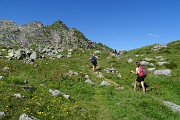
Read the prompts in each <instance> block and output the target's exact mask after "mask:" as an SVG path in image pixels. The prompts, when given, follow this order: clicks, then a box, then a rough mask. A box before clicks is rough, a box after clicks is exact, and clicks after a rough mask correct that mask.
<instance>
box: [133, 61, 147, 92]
mask: <svg viewBox="0 0 180 120" xmlns="http://www.w3.org/2000/svg"><path fill="white" fill-rule="evenodd" d="M136 66H137V68H136V72H134V71H133V70H132V71H131V73H134V74H136V75H137V78H136V80H135V82H134V91H136V85H137V83H138V82H140V83H141V86H142V91H143V92H144V93H145V86H144V78H145V77H146V76H147V71H146V68H145V66H142V65H141V64H140V63H139V62H136Z"/></svg>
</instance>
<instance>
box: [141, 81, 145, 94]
mask: <svg viewBox="0 0 180 120" xmlns="http://www.w3.org/2000/svg"><path fill="white" fill-rule="evenodd" d="M141 86H142V91H143V93H145V87H144V81H141Z"/></svg>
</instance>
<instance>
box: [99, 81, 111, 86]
mask: <svg viewBox="0 0 180 120" xmlns="http://www.w3.org/2000/svg"><path fill="white" fill-rule="evenodd" d="M100 86H110V83H109V82H107V81H105V80H103V81H102V82H101V84H100Z"/></svg>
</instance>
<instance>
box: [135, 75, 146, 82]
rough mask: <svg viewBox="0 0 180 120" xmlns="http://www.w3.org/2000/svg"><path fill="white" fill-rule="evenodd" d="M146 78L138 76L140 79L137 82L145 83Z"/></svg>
mask: <svg viewBox="0 0 180 120" xmlns="http://www.w3.org/2000/svg"><path fill="white" fill-rule="evenodd" d="M144 78H145V77H140V76H138V77H137V78H136V81H137V82H141V81H144Z"/></svg>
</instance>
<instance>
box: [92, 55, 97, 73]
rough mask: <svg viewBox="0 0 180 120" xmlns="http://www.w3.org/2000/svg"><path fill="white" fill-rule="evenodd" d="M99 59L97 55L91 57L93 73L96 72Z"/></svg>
mask: <svg viewBox="0 0 180 120" xmlns="http://www.w3.org/2000/svg"><path fill="white" fill-rule="evenodd" d="M97 59H98V57H97V56H96V55H95V54H93V55H92V56H91V57H90V60H91V63H92V65H93V72H96V66H97Z"/></svg>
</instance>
